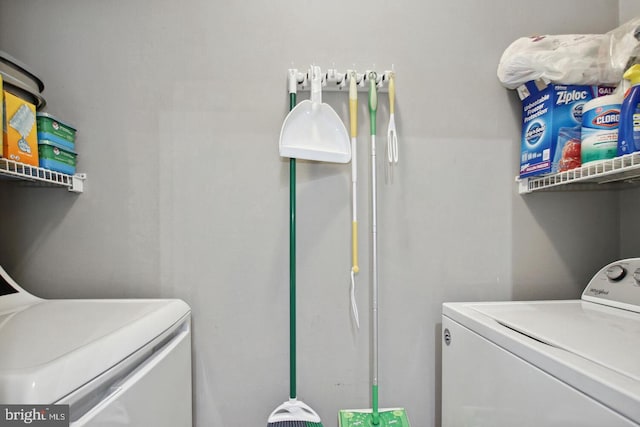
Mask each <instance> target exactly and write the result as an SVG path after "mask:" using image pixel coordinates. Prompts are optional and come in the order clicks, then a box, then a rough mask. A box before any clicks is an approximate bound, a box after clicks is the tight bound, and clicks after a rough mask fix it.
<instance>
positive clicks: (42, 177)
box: [0, 158, 87, 193]
mask: <svg viewBox="0 0 640 427" xmlns="http://www.w3.org/2000/svg"><path fill="white" fill-rule="evenodd" d="M0 176H4V177H10V178H15V179H20V180H25V181H28V182H33V183H38V184H41V185H46V186H52V187H66V188H67V189H68V190H69V191H73V192H75V193H82V192H83V191H84V181H85V179H86V178H87V176H86V174H82V173H78V174H75V175H67V174H64V173H60V172H55V171H52V170H49V169H44V168H39V167H35V166H31V165H27V164H24V163H20V162H16V161H13V160H9V159H4V158H0Z"/></svg>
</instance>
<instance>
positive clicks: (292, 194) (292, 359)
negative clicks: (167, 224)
mask: <svg viewBox="0 0 640 427" xmlns="http://www.w3.org/2000/svg"><path fill="white" fill-rule="evenodd" d="M295 106H296V94H295V92H293V93H289V111H291V110H293V107H295ZM289 382H290V383H289V397H290V398H291V399H295V398H296V394H297V393H296V159H295V158H293V157H291V158H290V159H289Z"/></svg>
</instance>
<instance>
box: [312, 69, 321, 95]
mask: <svg viewBox="0 0 640 427" xmlns="http://www.w3.org/2000/svg"><path fill="white" fill-rule="evenodd" d="M311 102H316V103H318V104H322V70H321V69H320V67H318V66H317V65H312V66H311Z"/></svg>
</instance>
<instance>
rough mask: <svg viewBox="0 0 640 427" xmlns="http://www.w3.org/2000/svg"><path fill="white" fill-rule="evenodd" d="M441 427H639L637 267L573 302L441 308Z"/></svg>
mask: <svg viewBox="0 0 640 427" xmlns="http://www.w3.org/2000/svg"><path fill="white" fill-rule="evenodd" d="M442 331H443V344H442V426H443V427H462V426H476V427H482V426H486V427H501V426H505V427H506V426H508V427H513V426H518V427H528V426H532V427H533V426H535V427H541V426H562V427H567V426H576V427H578V426H579V427H590V426H592V427H618V426H625V427H629V426H636V427H637V426H640V258H634V259H625V260H622V261H617V262H615V263H612V264H609V265H607V266H605V267H604V268H602V269H601V270H600V271H599V272H598V273H597V274H596V275H595V276H594V277H593V279H591V281H590V282H589V284H588V285H587V287H586V288H585V290H584V292H583V294H582V298H581V299H580V300H573V301H534V302H483V303H445V304H443V307H442Z"/></svg>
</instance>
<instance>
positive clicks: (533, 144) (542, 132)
mask: <svg viewBox="0 0 640 427" xmlns="http://www.w3.org/2000/svg"><path fill="white" fill-rule="evenodd" d="M613 89H614V88H612V87H604V86H573V85H558V84H551V83H549V82H548V81H546V80H541V79H540V80H535V81H530V82H527V83H525V84H524V85H522V86H520V87H519V88H518V89H517V91H518V96H519V97H520V99H521V100H522V136H521V142H520V143H521V149H520V177H521V178H524V177H528V176H534V175H542V174H548V173H554V172H558V171H561V170H566V168H567V165H572V166H571V167H576V166H579V165H580V163H579V162H580V151H579V148H580V147H579V144H580V128H581V126H582V108H583V107H584V104H585V103H586V102H587V101H590V100H591V99H593V98H596V97H598V96H603V95H608V94H610V93H612V92H613ZM576 155H577V158H576V159H574V157H576ZM571 156H573V157H571ZM565 157H566V158H565ZM569 157H571V158H569ZM576 162H577V163H576ZM563 168H564V169H563Z"/></svg>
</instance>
